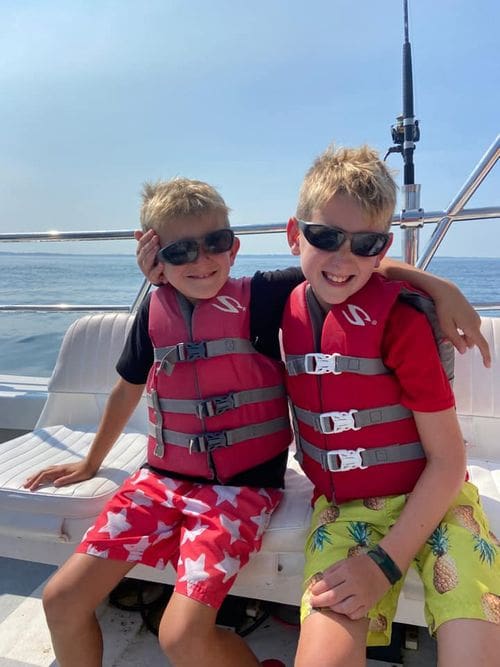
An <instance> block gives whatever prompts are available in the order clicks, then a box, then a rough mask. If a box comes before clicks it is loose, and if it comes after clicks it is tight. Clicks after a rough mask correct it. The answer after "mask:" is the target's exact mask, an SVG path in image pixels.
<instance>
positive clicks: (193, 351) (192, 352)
mask: <svg viewBox="0 0 500 667" xmlns="http://www.w3.org/2000/svg"><path fill="white" fill-rule="evenodd" d="M176 347H177V354H178V355H179V361H195V360H196V359H206V358H207V345H206V343H205V341H204V340H201V341H199V342H197V343H195V342H189V343H178V344H177V346H176Z"/></svg>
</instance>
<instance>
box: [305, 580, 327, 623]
mask: <svg viewBox="0 0 500 667" xmlns="http://www.w3.org/2000/svg"><path fill="white" fill-rule="evenodd" d="M322 579H323V572H316V574H313V576H312V577H310V578H309V580H308V581H307V583H306V589H305V591H304V596H303V598H302V602H303V604H304V608H305V612H306V615H307V616H308V615H309V614H311V613H312V612H313V611H317V610H316V609H315V608H313V607H312V606H311V588H312V587H313V586H314V584H316V583H317V582H318V581H321V580H322Z"/></svg>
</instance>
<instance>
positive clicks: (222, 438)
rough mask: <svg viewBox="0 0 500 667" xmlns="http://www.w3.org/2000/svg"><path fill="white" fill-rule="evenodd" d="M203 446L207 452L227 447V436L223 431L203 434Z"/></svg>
mask: <svg viewBox="0 0 500 667" xmlns="http://www.w3.org/2000/svg"><path fill="white" fill-rule="evenodd" d="M203 437H204V438H205V445H206V448H207V449H208V451H209V452H211V451H212V450H213V449H218V448H219V447H227V444H228V443H227V436H226V434H225V432H224V431H216V432H215V433H205V435H204V436H203Z"/></svg>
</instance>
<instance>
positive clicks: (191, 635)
mask: <svg viewBox="0 0 500 667" xmlns="http://www.w3.org/2000/svg"><path fill="white" fill-rule="evenodd" d="M216 616H217V611H216V610H215V609H213V608H212V607H209V606H208V605H204V604H202V603H201V602H197V601H196V600H191V599H190V598H187V597H185V596H184V595H180V594H179V593H175V592H174V593H173V594H172V597H171V599H170V602H169V603H168V606H167V608H166V610H165V613H164V614H163V618H162V619H161V623H160V631H159V640H160V645H161V647H162V649H163V651H164V653H165V654H166V655H167V657H168V659H169V660H170V662H171V663H172V665H173V666H174V667H200V665H203V667H235V665H237V666H238V667H257V666H258V665H260V662H259V661H258V660H257V658H256V657H255V656H254V654H253V653H252V651H251V650H250V648H249V647H248V646H247V644H246V643H245V641H244V640H243V639H242V638H241V637H239V636H238V635H237V634H235V633H234V632H231V631H230V630H224V629H223V628H219V627H217V626H216V625H215V619H216Z"/></svg>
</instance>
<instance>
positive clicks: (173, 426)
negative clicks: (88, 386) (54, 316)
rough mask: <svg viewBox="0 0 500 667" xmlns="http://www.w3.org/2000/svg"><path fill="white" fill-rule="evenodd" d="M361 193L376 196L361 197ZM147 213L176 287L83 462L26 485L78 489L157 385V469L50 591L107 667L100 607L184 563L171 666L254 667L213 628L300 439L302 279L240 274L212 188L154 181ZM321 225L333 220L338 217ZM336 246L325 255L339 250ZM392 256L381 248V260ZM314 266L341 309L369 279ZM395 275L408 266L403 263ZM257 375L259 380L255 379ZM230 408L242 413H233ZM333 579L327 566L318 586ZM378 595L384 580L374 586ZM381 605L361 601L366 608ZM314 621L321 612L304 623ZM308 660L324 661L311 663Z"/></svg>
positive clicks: (170, 615) (62, 637)
mask: <svg viewBox="0 0 500 667" xmlns="http://www.w3.org/2000/svg"><path fill="white" fill-rule="evenodd" d="M193 188H194V191H193ZM207 188H208V190H207ZM326 194H328V192H327V191H326ZM362 196H363V197H365V196H368V194H367V193H365V192H364V191H363V193H362ZM335 197H337V194H334V195H331V196H330V197H329V198H327V199H326V200H325V202H323V203H322V204H321V205H320V209H318V210H320V211H321V210H322V209H323V208H327V207H328V202H329V201H330V199H335ZM172 198H173V200H174V201H175V204H174V205H173V206H171V199H172ZM337 199H338V198H337ZM347 199H349V196H348V197H347ZM341 203H342V205H344V204H345V203H346V202H341ZM356 205H357V206H358V207H359V204H356ZM314 210H316V209H314ZM327 213H328V211H327ZM338 213H339V216H340V217H339V219H337V217H336V216H337V213H336V214H335V222H336V225H335V226H339V227H340V229H339V231H340V232H342V230H343V231H346V232H348V234H350V232H351V231H353V232H354V233H357V232H358V231H361V232H364V231H365V230H364V229H362V228H360V229H358V228H357V227H358V224H359V223H360V221H361V222H363V223H364V219H362V218H361V220H360V218H359V215H358V218H356V217H355V219H354V222H355V224H354V228H353V229H352V230H351V229H350V227H346V228H345V227H344V222H346V221H347V223H348V224H349V220H350V218H351V216H353V215H354V214H355V213H356V215H357V210H356V207H355V208H354V210H353V209H352V207H351V208H349V206H348V207H347V209H342V208H341V210H340V211H338ZM391 213H392V211H391ZM344 214H345V216H346V217H345V218H344ZM141 218H142V225H143V229H148V228H151V229H153V230H154V232H155V233H156V234H157V235H158V236H159V240H160V245H161V247H162V250H161V252H160V255H159V258H160V262H161V264H160V266H159V268H157V269H153V271H154V272H155V276H154V278H156V280H155V282H157V281H158V277H159V275H160V277H161V278H162V281H163V282H165V283H166V284H165V286H164V287H161V288H160V289H159V290H157V292H155V293H154V294H153V295H152V296H151V298H150V300H148V301H147V302H145V304H144V305H143V307H142V308H141V311H140V312H139V313H138V316H137V318H136V322H135V325H134V328H133V330H132V332H131V335H130V337H129V339H128V341H127V344H126V346H125V349H124V352H123V354H122V357H121V358H120V361H119V363H118V365H117V369H118V372H119V374H120V380H119V381H118V383H117V385H116V387H115V389H114V390H113V392H112V394H111V395H110V399H109V401H108V404H107V409H106V412H105V415H104V417H103V421H102V423H101V425H100V428H99V430H98V433H97V435H96V439H95V441H94V443H93V445H92V447H91V449H90V451H89V454H88V456H87V457H86V459H85V461H84V462H82V463H80V464H74V466H71V468H70V469H69V470H68V467H67V466H66V467H65V469H64V470H61V469H59V470H53V469H52V470H50V471H42V472H41V473H39V474H37V475H34V476H33V477H32V478H30V479H29V480H28V481H27V486H28V487H29V488H32V489H35V488H36V487H37V486H38V485H39V484H41V483H46V482H53V483H57V479H59V478H60V477H61V476H66V480H65V483H68V482H70V481H78V480H81V479H85V478H87V477H89V476H92V475H93V474H95V472H96V470H97V469H98V467H99V465H100V463H101V462H102V460H103V458H104V456H105V454H106V452H107V451H108V450H109V448H110V447H111V446H112V443H113V442H114V440H115V439H116V437H117V436H118V434H119V433H120V432H121V430H122V428H123V426H124V425H125V423H126V421H127V419H128V416H129V415H130V414H131V412H132V410H133V409H134V407H135V406H136V405H137V402H138V401H139V399H140V397H141V395H142V392H143V389H144V387H145V386H147V392H148V410H149V414H150V422H151V425H150V439H149V445H148V449H149V451H148V466H147V467H146V468H144V469H142V470H141V471H139V472H138V473H136V474H135V475H134V476H132V478H131V479H130V480H128V481H127V482H125V484H124V486H123V487H122V488H121V489H120V491H119V492H118V493H117V495H116V496H115V498H114V499H113V500H112V501H111V504H110V506H109V507H107V508H105V510H104V512H103V513H102V515H101V517H100V518H99V519H98V520H97V522H96V524H95V526H94V527H93V528H91V529H90V531H89V532H88V533H87V535H86V537H85V538H84V541H83V542H82V544H81V545H80V547H78V549H77V553H76V554H75V555H74V556H72V557H71V558H70V559H69V561H68V562H67V563H66V564H65V565H64V566H63V568H61V570H60V571H59V572H58V573H57V574H56V575H55V576H54V578H53V579H52V580H51V582H50V583H49V585H48V586H47V589H46V591H45V594H44V604H45V608H46V613H47V618H48V622H49V627H50V629H51V632H52V637H53V643H54V648H55V652H56V655H57V657H58V660H59V662H60V664H61V665H62V667H64V665H71V666H72V667H73V666H74V665H99V664H100V661H101V658H102V637H101V635H100V631H99V627H98V625H97V622H96V620H95V616H94V609H95V607H96V606H97V605H98V604H99V602H100V601H101V600H102V599H103V598H104V597H105V595H106V594H107V593H108V592H109V591H110V590H111V589H112V588H113V587H114V586H115V585H116V583H118V581H119V580H120V579H121V578H122V577H123V576H124V575H125V574H126V572H127V571H128V570H129V569H130V568H131V567H132V566H133V565H134V564H135V563H136V562H146V563H148V564H152V565H156V566H158V567H161V566H162V565H164V563H165V562H166V561H168V560H172V561H173V562H174V564H176V565H177V572H178V579H177V584H176V589H175V592H174V595H173V596H172V599H171V601H170V603H169V605H168V607H167V610H166V612H165V615H164V617H163V619H162V622H161V626H160V643H161V645H162V648H163V649H164V651H165V653H166V654H167V655H168V657H169V659H170V661H171V662H172V663H173V664H174V665H176V666H178V665H180V666H182V665H193V664H194V663H195V662H196V663H199V664H203V665H207V666H209V665H211V664H214V665H215V664H217V665H225V664H228V665H234V664H236V661H239V664H240V665H242V666H243V665H247V664H248V665H249V666H250V665H258V664H259V663H258V661H257V659H256V658H255V656H253V655H252V654H251V653H250V651H249V650H248V648H247V647H246V646H245V645H244V644H243V642H242V641H241V640H240V639H239V638H238V637H237V636H235V635H233V634H228V633H226V632H224V631H223V630H221V629H219V628H217V627H216V626H215V617H216V612H217V608H218V606H219V605H220V603H221V602H222V599H223V597H224V596H225V595H226V594H227V592H228V590H229V588H230V585H231V584H232V582H233V581H234V578H235V576H236V573H237V571H238V569H239V568H240V567H242V566H243V565H244V564H245V563H246V562H247V560H248V558H249V555H250V553H251V552H252V551H253V550H258V548H259V547H260V542H261V538H262V533H263V532H264V530H265V527H266V525H267V522H268V521H269V517H270V515H271V513H272V511H273V510H274V509H275V507H276V506H277V504H278V503H279V498H280V494H281V491H280V489H281V488H282V486H283V475H284V469H285V466H286V455H287V454H286V446H287V445H288V440H289V437H288V426H287V423H286V404H285V402H284V397H283V391H282V388H280V386H279V384H280V382H279V376H280V371H279V361H278V359H279V343H278V329H279V325H280V320H281V313H282V312H283V309H284V305H285V302H286V300H287V297H288V295H289V293H290V292H291V291H292V289H293V288H294V287H295V286H296V285H298V284H299V283H300V282H301V281H302V280H303V276H302V274H301V273H300V271H298V270H296V269H290V270H287V271H281V272H269V273H257V274H256V275H255V276H254V277H253V278H252V279H251V280H248V279H243V280H242V281H233V280H231V279H228V276H229V271H230V267H231V265H232V263H233V262H234V259H235V256H236V253H237V250H238V247H239V243H238V240H237V239H236V238H234V237H233V235H232V233H231V232H230V229H229V226H228V221H227V208H226V207H225V204H224V203H223V201H222V200H221V199H220V197H219V196H218V194H217V193H216V192H214V191H213V189H211V188H209V186H206V184H200V183H198V182H193V181H187V180H186V179H176V180H174V181H171V182H168V183H164V184H157V185H156V186H147V187H146V189H145V192H144V203H143V208H142V214H141ZM388 219H390V216H389V218H388ZM318 221H319V222H320V224H324V223H326V226H327V227H328V226H331V225H330V224H329V223H330V220H329V219H325V220H323V219H322V218H320V219H319V220H318ZM384 222H386V221H385V220H384ZM300 224H301V226H302V229H303V230H304V231H303V232H302V231H300V233H299V232H298V231H297V230H298V229H299V227H298V225H299V223H298V222H297V221H295V220H292V221H291V222H290V225H289V240H290V242H291V244H292V250H293V251H294V252H297V251H298V250H300V252H301V253H302V252H303V254H304V255H306V252H305V251H306V249H307V247H306V246H305V245H303V248H299V246H298V245H297V246H296V247H294V244H295V243H296V241H297V243H300V242H299V241H298V239H299V238H302V237H301V236H300V235H301V234H305V233H306V232H307V233H309V229H308V227H306V226H303V224H302V223H300ZM327 231H328V230H327ZM320 232H321V230H320ZM377 233H378V232H377ZM303 238H305V237H303ZM340 238H341V237H340V236H338V237H337V242H336V243H338V241H339V240H340ZM342 238H343V237H342ZM359 239H360V237H359V236H357V237H355V238H354V237H353V238H352V239H351V240H350V243H351V249H354V247H355V246H356V248H359V242H360V241H359ZM157 243H158V241H157V240H156V236H155V234H154V233H153V232H151V231H150V232H147V234H146V235H145V236H144V238H143V241H142V245H140V249H139V254H138V259H139V263H140V265H141V264H142V265H143V266H147V267H148V270H151V269H152V257H153V256H154V255H156V244H157ZM302 243H305V241H302ZM364 243H365V240H364V239H361V245H362V246H363V244H364ZM339 248H340V249H341V247H340V246H339ZM339 248H337V250H334V248H333V247H331V246H330V249H329V250H328V249H326V250H325V249H323V250H322V251H321V252H322V253H323V252H325V253H326V254H327V255H328V256H329V257H330V256H333V255H335V254H336V252H337V251H338V250H339ZM375 249H376V248H375ZM372 250H373V249H372ZM346 251H347V252H349V251H348V250H347V245H346V244H344V249H343V252H346ZM382 252H383V248H382V249H380V251H379V252H378V253H377V254H375V255H372V256H371V257H372V259H371V260H370V261H371V262H372V263H373V267H372V268H374V265H375V264H377V262H378V259H377V258H379V255H382ZM373 257H375V259H373ZM304 259H307V257H304ZM323 259H324V258H323ZM365 259H366V257H365ZM144 262H145V263H144ZM314 263H315V261H313V263H312V264H314ZM307 264H308V263H307V262H306V267H305V268H306V270H307V272H308V273H309V274H310V279H311V284H313V283H314V284H313V289H314V286H315V285H317V286H318V293H319V294H318V296H319V299H320V305H322V306H323V307H324V306H328V304H330V303H331V301H328V299H329V298H330V292H329V290H330V288H331V286H332V284H333V285H334V286H335V287H332V289H335V290H337V289H339V290H342V289H344V290H345V288H346V286H349V285H351V286H357V285H359V284H360V276H361V277H362V276H364V275H365V272H364V269H363V270H361V269H359V271H358V269H357V268H355V267H353V266H350V267H348V268H345V267H344V268H342V270H337V269H335V270H332V269H331V267H329V266H326V265H325V266H324V267H323V268H322V269H320V270H319V273H317V275H314V271H315V270H314V271H311V272H309V270H308V269H307ZM320 265H321V264H318V267H319V266H320ZM370 266H371V265H370ZM393 270H394V271H398V270H400V271H401V275H405V274H404V270H403V269H393ZM408 271H409V276H415V281H416V282H417V283H418V284H419V286H420V287H427V288H428V289H429V291H432V290H433V289H434V288H436V289H437V291H438V293H442V290H443V289H444V291H445V292H446V293H447V294H450V293H451V292H452V291H453V290H451V292H450V289H449V288H448V287H444V288H442V286H441V285H442V284H441V283H440V282H439V281H437V282H435V279H433V278H432V277H430V276H428V275H423V274H421V273H418V272H413V271H412V270H411V269H408ZM306 276H307V273H306ZM419 281H420V282H419ZM226 291H227V293H226ZM453 293H454V292H453ZM219 297H220V298H219ZM228 303H230V304H231V306H232V307H231V308H229V307H228ZM448 305H449V304H448ZM358 312H359V311H358ZM464 312H465V313H466V315H465V316H466V318H468V317H469V316H470V311H469V310H466V311H463V309H462V306H460V308H459V312H458V316H459V317H463V313H464ZM233 320H239V323H235V322H233ZM167 323H168V324H167ZM466 326H468V325H464V326H463V327H462V328H464V327H466ZM473 335H475V336H477V330H476V333H475V334H474V332H473ZM478 340H480V339H479V338H478ZM245 343H251V345H246V344H245ZM256 350H258V352H257V351H256ZM264 355H267V356H264ZM235 359H238V364H236V363H234V362H235ZM257 359H258V361H256V360H257ZM242 362H243V363H244V364H245V373H244V374H243V373H242V372H241V370H240V368H241V366H240V364H241V363H242ZM255 362H256V366H257V370H254V369H253V365H254V363H255ZM242 375H244V376H245V377H244V378H242V377H241V376H242ZM247 377H248V378H251V380H250V384H249V385H245V386H243V385H242V384H241V382H242V380H245V381H246V379H247ZM228 397H229V398H228ZM228 401H229V403H232V405H233V406H234V409H233V410H231V411H229V413H228V412H225V408H226V407H227V403H228ZM68 473H69V476H68ZM457 477H458V474H457ZM438 520H439V518H438V519H437V520H436V521H438ZM388 551H389V548H388ZM389 553H390V551H389ZM395 558H396V556H395ZM401 564H402V565H405V564H404V563H403V562H402V561H401ZM326 569H327V568H326ZM328 581H329V575H328V576H325V577H324V579H323V581H322V582H321V584H322V585H324V582H327V583H328ZM319 585H320V584H318V586H319ZM381 589H383V585H380V583H379V587H378V589H377V592H380V590H381ZM313 592H314V593H317V592H319V593H320V594H323V595H329V594H330V593H329V592H328V590H326V591H325V592H323V593H322V592H321V589H319V591H318V590H313ZM374 597H375V598H376V597H377V596H376V595H375V596H374ZM369 601H370V600H367V599H364V604H365V606H366V604H367V603H368V602H369ZM374 601H375V600H374ZM321 604H322V601H321V600H320V606H321ZM68 605H70V606H69V608H71V610H72V614H71V617H69V616H68V614H67V612H66V611H65V610H66V609H67V608H68ZM315 606H317V605H315ZM339 611H340V615H345V614H344V611H342V610H339ZM316 616H320V615H319V614H313V615H311V616H310V618H314V617H316ZM326 617H327V618H329V616H328V614H327V615H326ZM346 618H347V616H346ZM308 626H311V622H310V621H309V620H307V621H306V622H305V623H304V627H305V628H307V627H308ZM311 627H312V626H311ZM312 634H314V635H315V636H317V632H316V629H315V628H314V629H313V633H307V632H306V636H305V637H306V638H305V639H304V640H302V639H301V646H300V648H299V656H298V660H299V664H300V661H301V660H303V659H304V658H303V657H302V656H304V655H306V653H307V651H306V649H307V645H308V637H309V636H312ZM77 638H78V641H77ZM320 639H321V637H320ZM303 646H305V647H306V648H302V647H303ZM80 647H81V648H80ZM304 651H306V653H304ZM308 659H309V658H306V661H307V660H308ZM264 664H265V663H264ZM302 664H306V662H303V663H302ZM309 664H319V663H318V662H316V661H315V659H314V660H313V663H309ZM325 664H326V663H325ZM332 664H335V663H332ZM344 664H345V663H344Z"/></svg>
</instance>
